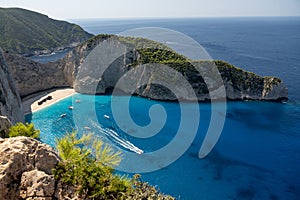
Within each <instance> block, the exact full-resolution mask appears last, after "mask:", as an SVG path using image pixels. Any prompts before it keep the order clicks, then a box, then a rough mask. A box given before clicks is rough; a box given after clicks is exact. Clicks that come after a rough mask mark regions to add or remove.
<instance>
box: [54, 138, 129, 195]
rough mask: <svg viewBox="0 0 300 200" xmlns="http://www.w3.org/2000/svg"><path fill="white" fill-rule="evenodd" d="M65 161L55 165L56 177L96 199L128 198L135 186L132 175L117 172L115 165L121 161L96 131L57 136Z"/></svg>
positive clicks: (118, 153)
mask: <svg viewBox="0 0 300 200" xmlns="http://www.w3.org/2000/svg"><path fill="white" fill-rule="evenodd" d="M57 149H58V152H59V156H60V157H61V158H62V161H61V162H60V163H59V164H58V166H57V167H56V168H55V169H54V171H53V172H54V175H55V178H56V179H60V180H61V181H62V182H63V183H66V184H68V185H72V186H74V187H75V189H76V191H77V192H78V194H79V195H81V196H83V197H87V198H96V199H125V194H128V193H130V192H131V190H132V186H131V185H132V182H131V180H130V179H128V178H126V177H123V176H119V175H114V174H113V171H114V170H113V167H115V166H116V165H118V164H119V163H120V161H121V157H120V152H115V151H114V150H113V149H112V148H111V147H110V146H108V145H104V144H103V142H102V141H100V140H97V139H94V138H93V140H92V134H88V135H85V136H82V137H81V138H78V137H77V134H76V133H75V132H73V133H69V134H67V135H66V136H65V137H63V138H61V139H59V140H57Z"/></svg>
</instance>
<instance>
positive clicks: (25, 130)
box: [8, 122, 40, 139]
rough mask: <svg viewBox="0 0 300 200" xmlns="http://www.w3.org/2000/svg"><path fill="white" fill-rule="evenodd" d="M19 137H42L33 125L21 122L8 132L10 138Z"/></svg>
mask: <svg viewBox="0 0 300 200" xmlns="http://www.w3.org/2000/svg"><path fill="white" fill-rule="evenodd" d="M17 136H26V137H31V138H35V139H37V138H39V137H40V131H39V130H36V129H35V128H34V125H33V124H32V123H31V124H29V123H26V124H23V123H21V122H18V123H16V124H15V125H14V126H12V127H10V129H9V132H8V137H17Z"/></svg>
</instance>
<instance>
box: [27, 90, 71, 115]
mask: <svg viewBox="0 0 300 200" xmlns="http://www.w3.org/2000/svg"><path fill="white" fill-rule="evenodd" d="M75 93H76V92H75V90H74V89H71V88H66V89H52V90H48V91H43V92H40V93H37V94H33V95H30V96H28V97H26V98H24V99H22V106H23V112H24V114H29V113H32V112H35V111H38V110H40V109H43V108H45V107H47V106H50V105H52V104H54V103H56V102H58V101H60V100H62V99H65V98H67V97H69V96H72V95H73V94H75ZM39 104H40V105H39Z"/></svg>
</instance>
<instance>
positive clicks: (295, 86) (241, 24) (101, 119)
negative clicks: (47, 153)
mask: <svg viewBox="0 0 300 200" xmlns="http://www.w3.org/2000/svg"><path fill="white" fill-rule="evenodd" d="M73 21H74V22H76V23H77V24H79V25H81V26H82V27H83V28H84V29H85V30H87V31H88V32H91V33H93V34H98V33H114V34H116V33H120V32H122V31H126V30H128V29H132V28H141V27H162V28H169V29H173V30H176V31H180V32H182V33H184V34H186V35H188V36H190V37H192V38H193V39H195V40H196V41H198V42H199V43H200V44H201V45H202V46H203V47H204V48H205V49H206V50H207V51H208V53H209V54H210V55H211V57H212V58H214V59H222V60H226V61H228V62H230V63H232V64H234V65H236V66H238V67H240V68H243V69H246V70H249V71H252V72H255V73H257V74H259V75H272V76H273V75H274V76H277V77H280V78H281V79H283V81H284V82H285V83H286V85H287V87H288V88H289V101H288V102H287V103H285V104H281V103H270V102H228V103H227V113H226V121H225V125H224V129H223V131H222V135H221V137H220V140H219V141H218V143H217V145H216V146H215V148H214V150H213V151H212V152H211V153H210V154H209V156H208V157H206V158H205V159H199V158H198V151H199V148H200V146H201V144H202V141H203V137H204V135H205V133H206V131H207V128H208V125H209V119H210V116H211V110H210V105H209V104H206V103H202V104H199V105H198V104H184V105H182V106H183V107H185V108H186V109H187V110H194V109H195V108H197V107H199V108H200V111H201V113H200V114H201V115H200V121H199V129H198V132H197V135H196V137H195V139H194V141H193V143H192V144H191V146H190V147H189V148H188V150H187V151H186V152H185V153H184V154H183V155H182V156H181V157H180V158H179V159H178V160H176V161H175V162H174V163H172V164H171V165H169V166H167V167H165V168H162V169H160V170H158V171H155V172H150V173H144V174H142V178H143V180H145V181H148V182H150V183H151V184H153V185H157V186H158V187H159V188H160V190H161V191H162V192H164V193H168V194H172V195H174V196H175V197H178V198H179V199H187V200H189V199H191V200H194V199H299V197H300V178H299V177H300V170H299V169H300V154H299V152H300V89H299V85H300V78H299V75H300V34H299V33H300V18H223V19H221V18H203V19H155V20H150V19H147V20H73ZM56 56H57V55H56ZM47 59H48V58H47ZM47 61H48V60H47ZM119 98H120V99H122V98H123V97H119ZM76 99H80V100H81V102H80V106H79V104H78V103H77V104H76V103H74V102H75V100H76ZM110 103H111V96H109V95H104V96H96V97H94V96H88V95H81V94H77V95H75V96H73V97H70V98H68V99H65V100H62V101H60V102H58V103H56V104H55V105H52V106H50V107H47V108H45V109H43V110H41V111H38V112H35V113H33V114H32V115H29V116H27V121H31V122H33V123H35V125H36V127H37V128H38V129H40V130H41V140H42V141H43V142H45V143H48V144H50V145H52V146H54V145H55V143H54V139H55V138H58V137H61V136H62V135H64V134H65V132H66V131H71V130H73V129H77V130H78V131H79V132H84V131H85V130H84V128H83V127H85V126H88V127H90V129H91V131H93V132H95V134H96V136H97V137H100V138H102V139H103V140H105V141H106V142H108V143H110V144H112V145H115V146H117V147H118V148H120V149H123V150H125V151H135V150H136V149H135V147H137V148H139V149H141V150H143V151H144V152H145V153H146V152H151V151H154V150H157V149H159V148H162V147H163V146H165V145H166V144H168V142H169V141H171V140H172V138H173V137H174V136H175V134H176V131H177V129H178V124H179V123H180V108H179V105H178V104H177V103H168V102H157V101H152V100H148V99H143V98H138V97H132V98H131V100H130V106H129V109H130V114H131V116H132V118H133V120H135V121H136V123H137V124H139V125H147V124H148V123H150V118H149V115H148V113H149V108H150V107H151V106H152V105H155V104H159V105H162V106H163V107H164V108H165V111H166V113H167V116H168V117H167V120H166V124H165V126H164V127H163V129H162V130H161V131H160V132H159V134H157V135H155V136H154V137H152V138H147V139H137V138H134V137H132V136H130V135H127V134H126V133H125V132H123V131H122V130H121V129H120V128H118V126H117V125H116V123H115V121H114V119H113V115H112V111H111V106H110V105H111V104H110ZM70 105H73V106H74V110H69V109H68V106H70ZM91 105H92V106H91ZM94 110H96V112H97V113H96V118H95V119H93V118H90V117H89V116H91V115H92V113H93V111H94ZM63 113H66V114H67V115H66V117H64V118H61V117H60V115H61V114H63ZM75 115H76V117H75V118H74V116H75ZM153 116H154V118H155V119H159V118H160V115H159V114H155V113H154V115H153ZM190 117H191V119H189V120H190V121H193V120H194V119H193V116H192V115H191V116H190ZM129 129H130V127H129ZM131 131H133V132H134V131H135V130H131ZM183 131H185V132H187V133H188V132H189V129H188V127H185V129H183Z"/></svg>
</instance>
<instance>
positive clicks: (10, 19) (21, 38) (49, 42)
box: [0, 8, 92, 54]
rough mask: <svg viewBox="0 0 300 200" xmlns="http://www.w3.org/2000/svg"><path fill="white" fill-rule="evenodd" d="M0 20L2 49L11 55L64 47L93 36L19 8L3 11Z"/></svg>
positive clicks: (77, 27) (74, 27) (71, 25)
mask: <svg viewBox="0 0 300 200" xmlns="http://www.w3.org/2000/svg"><path fill="white" fill-rule="evenodd" d="M0 19H1V20H0V33H1V37H0V46H1V47H2V48H3V49H4V50H5V51H8V52H10V53H17V54H31V53H32V52H34V51H41V50H48V49H55V48H57V47H65V46H67V45H70V44H71V43H74V42H75V43H78V42H83V41H85V40H86V39H88V38H90V37H91V36H92V35H91V34H89V33H87V32H85V31H84V30H83V29H82V28H81V27H80V26H78V25H75V24H71V23H68V22H65V21H58V20H53V19H50V18H48V17H47V16H46V15H43V14H39V13H36V12H32V11H29V10H24V9H20V8H0Z"/></svg>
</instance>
